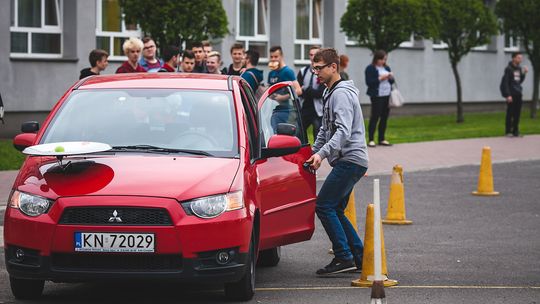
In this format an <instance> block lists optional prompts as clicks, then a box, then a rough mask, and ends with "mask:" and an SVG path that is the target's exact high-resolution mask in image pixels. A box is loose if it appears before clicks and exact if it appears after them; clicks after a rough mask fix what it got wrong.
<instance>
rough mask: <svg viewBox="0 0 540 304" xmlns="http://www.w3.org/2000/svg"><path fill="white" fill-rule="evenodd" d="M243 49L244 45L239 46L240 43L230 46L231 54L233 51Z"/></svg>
mask: <svg viewBox="0 0 540 304" xmlns="http://www.w3.org/2000/svg"><path fill="white" fill-rule="evenodd" d="M243 49H244V45H243V44H241V43H235V44H233V45H232V46H231V54H232V52H233V51H234V50H243Z"/></svg>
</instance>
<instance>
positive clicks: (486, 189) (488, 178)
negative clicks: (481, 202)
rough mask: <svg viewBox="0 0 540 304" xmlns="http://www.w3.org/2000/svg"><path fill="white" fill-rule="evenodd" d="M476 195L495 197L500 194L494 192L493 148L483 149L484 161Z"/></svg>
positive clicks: (481, 165) (481, 164) (474, 192)
mask: <svg viewBox="0 0 540 304" xmlns="http://www.w3.org/2000/svg"><path fill="white" fill-rule="evenodd" d="M472 194H474V195H484V196H494V195H499V192H496V191H493V171H492V170H491V148H490V147H484V148H483V149H482V161H481V163H480V175H479V176H478V191H473V193H472Z"/></svg>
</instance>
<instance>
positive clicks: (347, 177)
mask: <svg viewBox="0 0 540 304" xmlns="http://www.w3.org/2000/svg"><path fill="white" fill-rule="evenodd" d="M312 69H313V73H314V74H315V75H317V77H318V78H319V81H320V83H323V84H324V85H326V87H327V88H326V90H325V92H324V94H323V101H324V107H323V119H322V126H321V129H320V130H319V134H318V135H317V139H316V140H315V143H314V144H313V152H314V154H313V155H312V156H311V157H310V158H309V159H308V160H307V163H309V164H310V165H311V167H312V168H313V169H315V170H316V169H318V168H319V167H320V165H321V162H322V160H323V159H325V158H326V159H327V160H328V162H329V163H330V165H331V166H332V167H333V168H332V171H331V172H330V174H329V175H328V177H327V178H326V180H325V182H324V184H323V186H322V188H321V190H320V191H319V194H318V195H317V205H316V209H315V210H316V212H317V216H318V217H319V219H320V220H321V223H322V225H323V227H324V229H325V231H326V233H327V234H328V237H329V238H330V241H331V242H332V249H333V250H334V255H335V258H334V259H333V260H332V262H330V264H328V265H326V266H325V267H324V268H321V269H319V270H317V272H316V273H317V274H318V275H328V274H334V273H341V272H347V271H354V270H355V269H357V270H360V269H361V268H362V253H363V250H364V248H363V245H362V241H361V240H360V237H359V236H358V233H357V232H356V230H355V229H354V227H353V226H352V224H351V222H350V221H349V220H348V219H347V217H346V216H345V213H344V211H345V208H346V207H347V203H348V201H349V196H350V195H351V192H352V189H353V187H354V185H355V184H356V182H358V181H359V180H360V178H362V176H364V174H365V173H366V171H367V167H368V154H367V146H366V140H365V129H364V118H363V116H362V109H361V108H360V102H359V99H358V94H359V91H358V89H357V88H356V87H355V86H354V83H353V81H352V80H342V79H341V76H340V74H339V55H338V54H337V52H336V50H334V49H330V48H326V49H321V50H320V51H319V52H317V54H316V55H315V57H314V58H313V65H312Z"/></svg>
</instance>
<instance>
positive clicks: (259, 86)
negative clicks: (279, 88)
mask: <svg viewBox="0 0 540 304" xmlns="http://www.w3.org/2000/svg"><path fill="white" fill-rule="evenodd" d="M245 73H249V75H251V77H253V79H255V83H256V84H257V89H256V90H255V98H257V100H259V98H261V96H262V95H263V94H264V92H266V89H268V87H267V86H266V85H264V83H261V82H259V80H258V79H257V77H256V76H255V74H253V72H251V71H245Z"/></svg>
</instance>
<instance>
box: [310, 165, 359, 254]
mask: <svg viewBox="0 0 540 304" xmlns="http://www.w3.org/2000/svg"><path fill="white" fill-rule="evenodd" d="M366 171H367V168H365V167H362V166H360V165H357V164H354V163H351V162H346V161H338V162H337V163H336V164H335V166H334V168H333V169H332V171H331V172H330V174H329V175H328V177H327V178H326V180H325V182H324V184H323V186H322V188H321V190H320V191H319V194H318V196H317V206H316V208H315V211H316V212H317V216H318V217H319V219H320V220H321V223H322V225H323V227H324V230H326V234H328V237H329V238H330V241H331V242H332V249H333V250H334V255H335V257H336V258H338V259H340V260H350V259H352V258H353V257H354V258H356V259H360V261H362V253H363V251H364V246H363V245H362V241H361V240H360V237H358V233H356V230H355V229H354V227H353V225H352V224H351V222H350V221H349V220H348V219H347V217H346V216H345V213H344V211H345V208H346V207H347V203H348V202H349V196H350V195H351V192H352V189H353V187H354V184H356V182H358V181H359V180H360V178H362V176H364V174H365V173H366Z"/></svg>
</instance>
